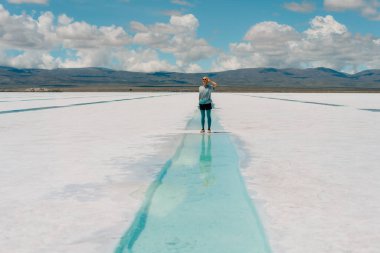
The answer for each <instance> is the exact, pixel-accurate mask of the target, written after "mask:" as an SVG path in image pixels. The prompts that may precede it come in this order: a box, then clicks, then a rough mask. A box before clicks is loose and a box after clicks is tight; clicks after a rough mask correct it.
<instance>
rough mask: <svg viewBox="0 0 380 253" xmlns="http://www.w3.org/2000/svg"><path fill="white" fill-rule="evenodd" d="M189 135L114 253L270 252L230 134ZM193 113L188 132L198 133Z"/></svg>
mask: <svg viewBox="0 0 380 253" xmlns="http://www.w3.org/2000/svg"><path fill="white" fill-rule="evenodd" d="M216 116H217V115H216V114H215V111H213V130H214V131H216V132H217V133H213V134H210V135H209V134H195V133H192V134H191V133H188V134H185V135H184V137H183V141H182V143H181V145H180V146H179V147H178V149H177V152H176V154H175V155H174V156H173V157H172V159H170V160H169V161H168V162H167V163H166V165H165V166H164V167H163V168H162V171H161V172H160V174H159V175H158V177H157V179H156V180H155V181H154V182H153V183H152V185H151V186H150V188H149V190H148V191H147V194H146V199H145V202H144V204H143V206H142V207H141V209H140V211H139V212H138V214H137V216H136V218H135V220H134V222H133V224H132V225H131V227H130V228H129V229H128V231H127V232H126V234H125V235H124V236H123V238H122V239H121V241H120V244H119V245H118V247H117V249H116V250H115V252H116V253H127V252H128V253H132V252H133V253H140V252H141V253H171V252H181V253H189V252H194V253H206V252H207V253H264V252H270V247H269V245H268V243H267V240H266V238H265V233H264V231H263V229H262V226H261V224H260V220H259V217H258V215H257V213H256V211H255V208H254V206H253V204H252V202H251V199H250V198H249V196H248V194H247V191H246V188H245V185H244V181H243V180H242V177H241V175H240V171H239V160H238V155H237V152H236V149H235V146H234V144H233V143H232V141H231V139H230V138H231V137H230V135H229V133H226V132H223V128H222V126H221V125H220V124H219V122H218V120H217V117H216ZM199 122H200V115H199V112H197V113H196V114H195V116H194V117H193V119H192V120H191V121H190V122H189V123H188V126H187V129H188V130H196V129H199V124H200V123H199Z"/></svg>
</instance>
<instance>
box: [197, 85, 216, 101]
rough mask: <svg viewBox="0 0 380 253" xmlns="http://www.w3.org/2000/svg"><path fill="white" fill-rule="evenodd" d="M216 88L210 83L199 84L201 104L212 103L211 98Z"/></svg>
mask: <svg viewBox="0 0 380 253" xmlns="http://www.w3.org/2000/svg"><path fill="white" fill-rule="evenodd" d="M213 90H214V87H213V86H212V85H210V84H207V85H206V86H203V85H201V86H199V104H202V105H204V104H210V103H212V100H211V92H212V91H213Z"/></svg>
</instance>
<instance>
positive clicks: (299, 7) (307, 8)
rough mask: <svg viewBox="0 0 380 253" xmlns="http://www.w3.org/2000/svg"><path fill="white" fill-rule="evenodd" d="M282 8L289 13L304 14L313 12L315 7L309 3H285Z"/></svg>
mask: <svg viewBox="0 0 380 253" xmlns="http://www.w3.org/2000/svg"><path fill="white" fill-rule="evenodd" d="M284 7H285V8H286V9H288V10H290V11H294V12H301V13H306V12H312V11H314V10H315V5H314V4H313V3H311V2H305V1H304V2H301V3H297V2H290V3H285V4H284Z"/></svg>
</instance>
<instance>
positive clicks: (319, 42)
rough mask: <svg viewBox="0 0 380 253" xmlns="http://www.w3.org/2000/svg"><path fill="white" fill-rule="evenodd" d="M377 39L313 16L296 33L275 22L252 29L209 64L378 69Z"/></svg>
mask: <svg viewBox="0 0 380 253" xmlns="http://www.w3.org/2000/svg"><path fill="white" fill-rule="evenodd" d="M378 41H379V38H375V37H373V36H370V35H360V34H355V35H353V34H351V33H350V32H349V31H348V29H347V28H346V26H344V25H343V24H340V23H339V22H337V21H336V20H335V19H334V18H333V17H332V16H326V17H321V16H317V17H315V18H314V19H312V20H311V22H310V27H309V28H308V29H307V30H305V31H303V32H298V31H296V30H295V29H294V28H292V27H290V26H288V25H283V24H278V23H276V22H262V23H258V24H256V25H254V26H252V27H251V28H250V29H249V30H248V31H247V33H246V35H245V36H244V40H243V41H241V42H235V43H231V44H230V50H229V52H227V53H223V54H221V55H220V56H219V57H218V58H217V60H215V61H214V63H213V70H228V69H237V68H249V67H278V68H288V67H295V68H306V67H321V66H323V67H329V68H333V69H337V70H342V71H347V72H356V71H358V70H359V69H361V68H363V66H364V67H365V68H379V67H380V58H379V57H378V55H380V45H379V43H378Z"/></svg>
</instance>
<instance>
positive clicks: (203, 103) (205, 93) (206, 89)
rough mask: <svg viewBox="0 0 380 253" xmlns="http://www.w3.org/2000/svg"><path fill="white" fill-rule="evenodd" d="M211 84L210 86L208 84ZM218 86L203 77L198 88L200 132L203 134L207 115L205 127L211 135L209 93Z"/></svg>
mask: <svg viewBox="0 0 380 253" xmlns="http://www.w3.org/2000/svg"><path fill="white" fill-rule="evenodd" d="M209 83H211V85H210V84H209ZM217 85H218V84H217V83H216V82H214V81H211V79H210V78H208V77H207V76H204V77H203V78H202V85H201V86H199V109H200V111H201V116H202V118H201V124H202V130H201V133H204V132H205V114H206V113H207V126H208V130H207V132H208V133H211V109H212V100H211V92H212V91H213V90H214V89H215V87H216V86H217Z"/></svg>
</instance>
